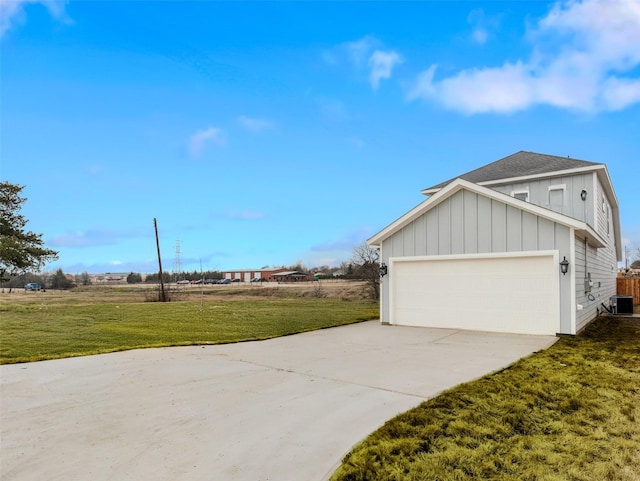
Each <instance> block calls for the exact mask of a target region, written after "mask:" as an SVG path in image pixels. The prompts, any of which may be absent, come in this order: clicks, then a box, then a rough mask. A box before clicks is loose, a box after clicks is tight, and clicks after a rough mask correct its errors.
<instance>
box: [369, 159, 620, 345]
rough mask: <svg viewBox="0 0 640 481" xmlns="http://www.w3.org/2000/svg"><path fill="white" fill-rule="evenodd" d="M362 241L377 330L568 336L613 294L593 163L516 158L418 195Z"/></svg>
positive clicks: (616, 239) (611, 218) (610, 252)
mask: <svg viewBox="0 0 640 481" xmlns="http://www.w3.org/2000/svg"><path fill="white" fill-rule="evenodd" d="M422 193H423V194H425V195H427V196H428V198H427V199H426V200H425V201H423V202H422V203H421V204H419V205H418V206H416V207H415V208H413V209H412V210H410V211H409V212H407V213H406V214H405V215H403V216H402V217H400V218H399V219H397V220H396V221H395V222H393V223H391V224H390V225H388V226H387V227H385V228H384V229H382V230H381V231H380V232H378V233H377V234H375V235H374V236H373V237H371V238H370V239H369V240H368V243H369V245H370V246H373V247H377V248H379V249H380V262H381V273H384V270H385V269H386V275H384V276H383V277H382V279H381V286H380V287H381V295H380V297H381V306H380V307H381V309H380V316H381V321H382V322H383V323H388V324H394V325H406V326H429V327H442V328H456V329H474V330H483V331H494V332H510V333H523V334H544V335H554V334H557V333H562V334H576V333H578V332H579V331H580V330H581V329H583V328H584V327H585V326H586V325H587V324H588V323H589V322H590V321H591V320H593V319H594V318H595V317H596V316H597V315H598V314H599V313H600V312H601V310H602V309H603V307H602V304H604V305H606V306H608V305H609V298H610V296H613V295H615V294H616V273H617V262H618V261H620V260H621V259H622V249H621V239H620V221H619V213H618V201H617V199H616V195H615V192H614V190H613V186H612V184H611V179H610V177H609V172H608V171H607V167H606V166H605V165H604V164H600V163H594V162H587V161H583V160H576V159H571V158H568V157H557V156H552V155H543V154H537V153H533V152H517V153H515V154H513V155H510V156H508V157H505V158H503V159H500V160H498V161H496V162H493V163H490V164H488V165H485V166H484V167H480V168H479V169H476V170H473V171H471V172H467V173H466V174H462V175H460V176H459V177H457V178H455V179H451V180H448V181H446V182H442V183H440V184H437V185H434V186H432V187H429V188H427V189H424V190H423V191H422Z"/></svg>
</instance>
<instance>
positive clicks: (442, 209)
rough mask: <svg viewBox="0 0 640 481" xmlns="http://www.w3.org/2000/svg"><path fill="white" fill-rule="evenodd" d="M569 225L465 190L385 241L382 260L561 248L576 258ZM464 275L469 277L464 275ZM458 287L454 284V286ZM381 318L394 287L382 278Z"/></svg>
mask: <svg viewBox="0 0 640 481" xmlns="http://www.w3.org/2000/svg"><path fill="white" fill-rule="evenodd" d="M571 237H572V236H571V231H570V229H569V227H567V226H565V225H562V224H558V223H556V222H553V221H551V220H548V219H545V218H543V217H539V216H536V215H533V214H530V213H528V212H524V211H522V210H520V209H517V208H516V207H513V206H510V205H507V204H505V203H503V202H500V201H497V200H495V199H490V198H488V197H484V196H481V195H478V194H476V193H475V192H471V191H468V190H465V189H462V190H460V191H458V192H456V193H455V194H453V195H452V196H451V197H449V198H447V199H444V200H443V201H442V202H440V203H439V204H438V205H436V206H434V207H432V208H431V209H430V210H428V211H427V212H426V213H424V214H423V215H422V216H420V217H418V218H416V219H415V220H414V221H413V222H411V223H409V224H408V225H406V226H405V227H403V228H402V229H400V230H399V231H397V232H396V233H395V234H393V235H392V236H390V237H388V238H387V239H384V240H383V242H382V249H381V261H382V262H385V263H387V264H388V263H389V258H391V257H413V256H436V255H465V254H485V253H504V252H526V251H536V250H558V252H559V256H560V259H562V257H563V256H566V257H567V258H570V250H571V249H570V244H571V241H572V239H571ZM461 275H464V273H461ZM523 275H525V276H526V272H523ZM560 284H561V288H560V291H561V292H560V305H561V306H563V307H562V312H561V313H560V318H561V332H570V329H571V315H572V313H571V311H570V306H571V304H572V303H571V302H563V299H569V298H570V297H569V296H570V295H571V284H570V282H569V279H567V280H566V281H565V282H562V280H561V283H560ZM452 288H454V286H452ZM381 317H382V320H383V322H384V321H385V319H389V285H388V282H385V279H384V278H383V280H382V289H381Z"/></svg>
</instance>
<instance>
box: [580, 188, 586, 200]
mask: <svg viewBox="0 0 640 481" xmlns="http://www.w3.org/2000/svg"><path fill="white" fill-rule="evenodd" d="M580 198H581V199H582V200H587V191H586V190H584V189H582V191H581V192H580Z"/></svg>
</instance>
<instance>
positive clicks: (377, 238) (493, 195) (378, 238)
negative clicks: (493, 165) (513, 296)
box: [367, 178, 602, 247]
mask: <svg viewBox="0 0 640 481" xmlns="http://www.w3.org/2000/svg"><path fill="white" fill-rule="evenodd" d="M462 189H467V190H469V191H471V192H475V193H477V194H480V195H483V196H485V197H488V198H490V199H494V200H497V201H499V202H504V203H505V204H507V205H512V206H514V207H517V208H518V209H521V210H524V211H526V212H529V213H531V214H533V215H537V216H540V217H543V218H545V219H548V220H551V221H552V222H557V223H559V224H563V225H566V226H568V227H572V228H574V229H576V230H577V231H584V232H585V233H587V234H585V235H587V236H588V237H589V238H591V237H593V236H597V234H596V233H595V232H593V230H592V229H591V228H590V227H589V226H588V225H587V224H586V223H584V222H581V221H579V220H577V219H573V218H572V217H568V216H566V215H564V214H560V213H558V212H555V211H552V210H549V209H545V208H544V207H540V206H537V205H534V204H530V203H529V202H525V201H522V200H519V199H516V198H514V197H511V196H509V195H507V194H503V193H502V192H498V191H497V190H493V189H489V188H487V187H484V186H481V185H478V184H474V183H473V182H469V181H467V180H464V179H460V178H458V179H456V180H454V181H453V182H450V183H449V184H448V185H447V186H446V187H444V188H443V189H441V190H439V191H438V192H436V193H435V194H433V195H432V196H431V197H429V198H428V199H426V200H425V201H423V202H422V203H420V204H418V205H417V206H416V207H414V208H413V209H411V210H410V211H409V212H407V213H406V214H405V215H403V216H402V217H400V218H399V219H397V220H396V221H395V222H393V223H391V224H389V225H388V226H387V227H385V228H384V229H382V230H381V231H380V232H378V233H377V234H375V235H374V236H372V237H370V238H369V239H368V240H367V243H368V244H369V245H370V246H372V247H379V246H381V245H382V241H384V240H385V239H387V238H388V237H390V236H391V235H393V234H395V233H396V232H398V231H399V230H400V229H402V228H403V227H405V226H406V225H408V224H410V223H411V222H412V221H413V220H415V219H416V218H418V217H419V216H421V215H422V214H424V213H425V212H427V211H428V210H430V209H432V208H433V207H435V206H436V205H438V204H439V203H440V202H442V201H443V200H445V199H446V198H448V197H450V196H451V195H453V194H455V193H456V192H458V191H459V190H462ZM594 242H596V243H601V242H602V239H601V238H599V237H594Z"/></svg>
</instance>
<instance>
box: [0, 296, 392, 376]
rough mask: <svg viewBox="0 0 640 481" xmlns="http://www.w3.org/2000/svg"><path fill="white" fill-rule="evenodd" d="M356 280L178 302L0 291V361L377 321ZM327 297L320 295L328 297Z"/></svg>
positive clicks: (235, 339) (256, 336) (220, 340)
mask: <svg viewBox="0 0 640 481" xmlns="http://www.w3.org/2000/svg"><path fill="white" fill-rule="evenodd" d="M349 289H354V288H353V286H352V285H349V286H343V287H342V288H341V289H337V290H336V292H334V293H333V294H335V295H333V296H330V294H332V293H329V292H323V293H318V292H316V291H314V290H303V289H301V288H297V289H286V288H282V289H280V288H274V289H271V290H269V289H267V288H264V289H261V288H255V289H244V290H243V289H238V288H234V289H207V290H204V289H201V290H197V289H191V290H184V291H181V292H175V293H173V294H175V295H174V299H178V302H169V303H158V302H145V299H146V298H148V297H150V293H149V292H148V290H145V289H140V288H137V289H136V288H127V287H121V288H120V287H109V288H97V287H96V288H88V289H84V290H78V291H57V292H56V291H47V292H37V293H36V292H31V293H24V292H21V291H18V292H13V293H11V294H9V293H3V294H0V363H3V364H5V363H16V362H27V361H37V360H44V359H55V358H61V357H70V356H83V355H88V354H97V353H105V352H113V351H120V350H126V349H134V348H141V347H160V346H177V345H189V344H219V343H227V342H238V341H247V340H257V339H267V338H271V337H277V336H284V335H288V334H294V333H297V332H303V331H309V330H313V329H321V328H326V327H332V326H337V325H342V324H349V323H353V322H358V321H360V320H367V319H376V318H377V317H378V315H379V314H378V312H379V311H378V303H377V302H375V301H370V300H363V299H358V298H357V297H358V295H357V292H359V291H358V290H357V289H356V290H354V292H352V293H351V294H350V296H351V297H345V296H346V293H348V292H349ZM324 295H326V296H327V297H319V296H324Z"/></svg>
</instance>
